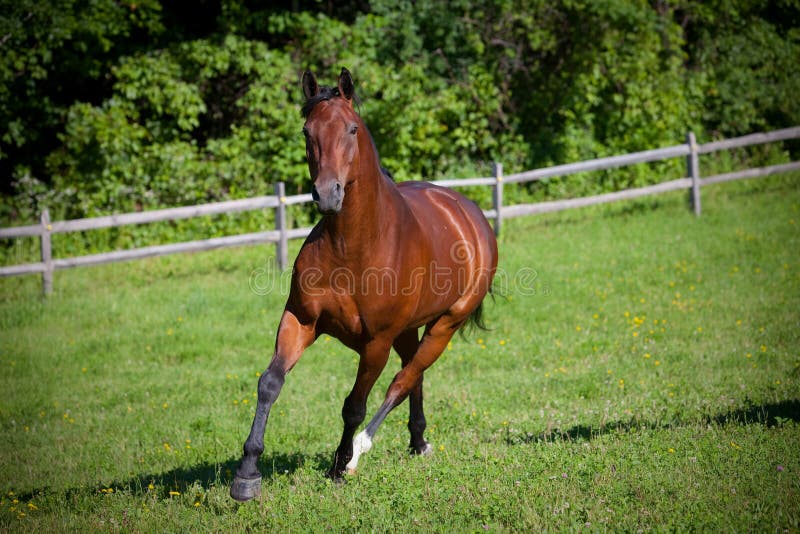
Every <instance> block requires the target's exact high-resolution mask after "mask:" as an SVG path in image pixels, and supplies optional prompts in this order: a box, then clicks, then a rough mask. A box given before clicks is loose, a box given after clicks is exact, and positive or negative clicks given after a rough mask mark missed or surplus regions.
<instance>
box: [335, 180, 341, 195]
mask: <svg viewBox="0 0 800 534" xmlns="http://www.w3.org/2000/svg"><path fill="white" fill-rule="evenodd" d="M334 189H335V191H336V193H341V192H342V184H340V183H339V182H336V185H335V186H334Z"/></svg>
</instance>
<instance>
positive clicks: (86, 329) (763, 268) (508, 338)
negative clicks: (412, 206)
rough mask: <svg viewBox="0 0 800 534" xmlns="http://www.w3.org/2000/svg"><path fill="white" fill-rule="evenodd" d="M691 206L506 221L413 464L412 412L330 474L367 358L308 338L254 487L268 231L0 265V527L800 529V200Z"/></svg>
mask: <svg viewBox="0 0 800 534" xmlns="http://www.w3.org/2000/svg"><path fill="white" fill-rule="evenodd" d="M794 180H796V176H795V177H794ZM703 201H704V202H703V206H704V214H703V217H702V218H700V219H697V218H696V217H694V215H693V214H691V212H689V211H688V210H687V209H686V206H685V197H684V195H683V194H682V193H674V194H669V195H666V196H662V197H658V199H657V200H655V201H653V200H647V201H636V202H624V203H621V204H618V205H613V206H597V207H593V208H588V209H582V210H576V211H571V212H566V213H559V214H549V215H546V216H542V217H537V218H521V219H514V220H510V221H507V223H506V226H505V228H506V229H507V230H508V231H505V232H504V233H503V235H502V236H501V240H500V247H501V249H500V252H501V254H500V257H501V265H500V267H501V279H500V281H503V280H504V283H505V287H506V288H507V290H506V295H507V298H506V299H497V301H496V302H495V303H494V304H492V303H489V302H487V305H486V312H487V315H488V317H487V318H488V320H489V326H490V327H491V329H492V330H491V331H489V332H486V333H481V334H480V336H477V335H472V336H471V337H470V338H469V339H467V340H462V339H459V338H458V337H456V338H454V339H453V343H452V346H451V347H450V348H449V350H447V351H446V352H445V353H444V355H443V356H442V357H441V358H440V359H439V360H438V361H437V362H436V363H435V364H434V365H433V366H432V367H431V368H430V369H429V370H428V371H427V372H426V374H425V391H426V397H425V400H426V403H425V407H426V416H427V421H428V430H427V432H426V436H427V438H428V439H429V440H430V441H431V443H432V445H433V446H434V448H435V452H434V454H433V456H431V457H430V458H422V459H420V458H412V457H409V455H408V454H407V453H406V445H407V443H408V431H407V429H406V420H407V414H408V411H407V410H408V408H407V404H403V405H401V406H400V407H399V408H398V409H397V410H395V411H394V412H392V413H391V414H390V415H389V417H388V418H387V419H386V421H385V423H384V424H383V425H382V426H381V428H380V430H379V431H378V434H377V435H376V440H375V444H374V447H373V449H372V450H371V451H370V452H369V453H368V454H366V455H365V456H364V457H363V458H362V460H361V463H360V464H359V472H358V474H357V475H355V476H351V477H348V483H347V484H345V485H343V486H336V485H333V484H331V483H330V482H328V481H327V480H326V479H325V478H324V472H325V470H326V469H327V468H328V467H329V462H330V461H331V457H332V453H333V450H334V448H335V447H336V444H337V443H338V439H339V436H340V433H341V428H342V426H341V425H342V421H341V416H340V407H341V402H342V401H343V399H344V397H345V396H346V395H347V393H348V392H349V390H350V387H351V386H352V383H353V380H354V377H355V373H356V370H357V362H356V360H357V357H356V355H355V354H354V353H352V352H351V351H349V350H348V349H346V348H345V347H344V346H342V345H341V344H340V343H338V342H336V341H334V340H329V339H327V338H325V337H321V338H320V339H318V340H317V342H316V343H315V344H314V345H313V346H312V347H311V348H310V349H309V350H308V351H307V352H306V353H305V354H304V356H303V358H302V359H301V360H300V361H299V362H298V364H297V365H296V366H295V368H294V369H293V370H292V372H291V373H290V374H289V375H288V376H287V380H286V384H285V386H284V388H283V390H282V392H281V395H280V397H279V398H278V401H277V402H276V403H275V405H274V407H273V410H272V413H271V414H270V419H269V423H268V425H267V432H266V438H265V452H264V455H263V456H262V458H261V462H260V468H261V470H262V472H263V474H264V481H263V499H262V500H256V501H254V502H250V503H246V504H238V503H236V502H234V501H232V500H231V499H230V498H229V496H228V484H229V483H230V480H231V477H232V472H233V471H234V470H235V469H236V462H237V461H238V459H239V457H240V454H241V450H242V449H241V446H242V442H243V440H244V439H245V437H246V436H247V432H248V430H249V427H250V423H251V421H252V416H253V412H252V410H253V407H254V403H255V400H256V397H255V395H256V387H257V376H258V374H259V373H260V372H261V371H263V369H264V367H265V366H266V364H267V362H268V360H269V357H270V353H271V350H272V347H273V343H274V336H275V331H276V328H277V323H278V320H279V318H280V312H281V310H282V306H283V304H284V301H285V298H286V290H287V287H288V285H287V278H286V277H285V273H284V274H280V273H277V272H275V271H269V270H267V271H266V274H265V276H264V278H263V279H260V282H261V284H262V285H260V287H259V289H264V288H268V287H269V284H267V283H266V280H267V279H268V280H270V281H271V282H272V283H273V284H274V285H273V286H272V291H266V290H265V291H259V294H256V293H255V292H254V291H253V289H252V287H251V286H250V284H249V282H250V280H251V277H252V276H253V273H254V271H256V270H258V269H261V270H262V271H259V272H264V271H263V270H264V269H268V268H269V267H270V266H271V265H272V258H271V257H270V256H271V253H272V249H271V248H269V249H266V250H265V249H264V248H263V247H249V248H238V249H229V250H225V251H223V252H220V251H216V252H209V253H204V254H188V255H180V256H171V257H164V258H153V259H148V260H142V261H137V262H131V263H126V264H115V265H107V266H99V267H92V268H81V269H73V270H67V271H60V272H57V273H56V276H55V286H54V287H55V293H54V295H53V296H52V298H50V299H48V300H47V301H43V300H41V299H40V298H39V294H40V290H41V287H40V282H39V279H38V277H35V276H30V277H18V278H4V279H0V367H2V369H3V372H2V373H0V388H2V390H3V392H4V395H3V397H2V399H0V429H2V436H3V439H2V441H0V472H1V473H2V474H3V476H2V477H0V530H2V531H4V532H5V531H13V532H20V531H23V532H27V531H46V532H63V531H79V532H83V531H93V530H103V531H105V530H121V531H126V532H127V531H132V532H139V531H148V532H149V531H169V532H174V531H193V532H194V531H200V532H204V531H215V532H241V531H272V530H278V531H292V532H294V531H300V532H305V531H320V530H323V529H326V530H327V529H329V530H334V531H353V530H358V531H392V532H474V531H477V532H483V531H485V530H489V531H501V532H502V531H512V532H516V531H524V532H530V531H536V532H539V531H576V530H584V529H589V530H610V531H625V532H628V531H635V530H645V531H646V530H658V531H660V530H665V531H697V530H699V531H713V532H718V531H731V530H754V531H763V530H780V531H783V530H789V531H793V530H796V529H797V526H798V522H800V506H798V504H800V483H799V481H798V473H800V456H798V454H797V451H798V448H799V447H800V402H798V399H800V353H799V352H798V348H799V347H800V330H798V328H797V324H798V321H800V258H798V255H797V250H798V247H800V232H798V227H797V224H798V216H797V212H798V209H800V190H798V188H797V187H796V181H792V180H784V179H783V178H782V177H770V178H768V179H765V180H759V181H756V182H737V183H730V184H720V185H717V186H711V187H709V188H708V189H706V190H704V197H703ZM654 206H655V208H654ZM293 244H294V245H295V246H296V244H297V242H294V243H293ZM293 250H294V251H296V250H297V249H296V248H293ZM523 269H525V271H522V270H523ZM520 272H526V273H528V274H529V275H530V274H534V275H535V276H526V277H518V276H515V273H520ZM503 273H505V274H503ZM521 282H528V283H527V284H525V285H522V284H521ZM264 293H266V294H264ZM399 365H400V362H399V358H397V357H396V356H394V355H393V356H392V357H391V358H390V361H389V364H388V366H387V368H386V369H385V371H384V373H383V375H382V376H381V377H380V379H379V381H378V383H377V384H376V386H375V388H374V390H373V394H372V395H371V396H370V399H369V404H368V416H370V415H371V414H373V413H375V410H377V408H378V406H379V405H380V402H381V401H382V399H383V396H384V393H385V391H386V389H387V386H388V382H389V381H390V380H391V379H392V377H393V376H394V373H395V372H396V370H397V369H398V368H399Z"/></svg>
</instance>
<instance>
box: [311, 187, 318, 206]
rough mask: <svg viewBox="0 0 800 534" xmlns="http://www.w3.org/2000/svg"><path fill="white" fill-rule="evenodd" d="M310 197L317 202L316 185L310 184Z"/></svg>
mask: <svg viewBox="0 0 800 534" xmlns="http://www.w3.org/2000/svg"><path fill="white" fill-rule="evenodd" d="M311 199H312V200H313V201H314V202H319V191H317V186H316V185H312V186H311Z"/></svg>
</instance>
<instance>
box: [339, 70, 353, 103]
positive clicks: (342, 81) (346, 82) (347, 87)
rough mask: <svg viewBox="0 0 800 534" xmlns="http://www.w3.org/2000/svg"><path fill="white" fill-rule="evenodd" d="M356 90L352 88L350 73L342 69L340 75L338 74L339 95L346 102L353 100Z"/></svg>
mask: <svg viewBox="0 0 800 534" xmlns="http://www.w3.org/2000/svg"><path fill="white" fill-rule="evenodd" d="M355 92H356V89H355V87H354V86H353V77H352V76H350V71H349V70H347V69H345V68H344V67H342V73H341V74H339V94H340V95H342V96H343V97H345V98H346V99H347V100H352V99H353V94H355Z"/></svg>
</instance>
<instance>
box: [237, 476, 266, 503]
mask: <svg viewBox="0 0 800 534" xmlns="http://www.w3.org/2000/svg"><path fill="white" fill-rule="evenodd" d="M260 496H261V477H258V478H239V477H235V478H234V479H233V483H232V484H231V497H233V498H234V499H235V500H237V501H239V502H247V501H249V500H252V499H255V498H256V497H260Z"/></svg>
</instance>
